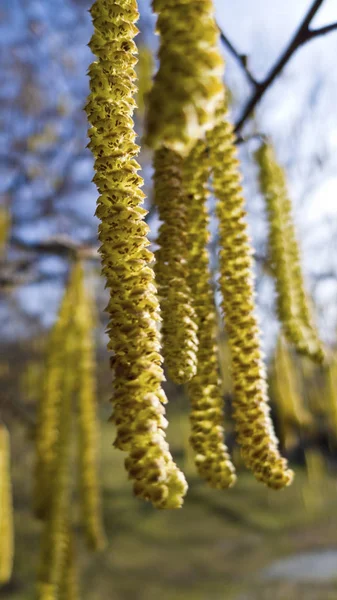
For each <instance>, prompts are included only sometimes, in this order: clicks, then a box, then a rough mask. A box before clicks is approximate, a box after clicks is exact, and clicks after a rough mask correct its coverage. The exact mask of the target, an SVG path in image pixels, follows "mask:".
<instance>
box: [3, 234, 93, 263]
mask: <svg viewBox="0 0 337 600" xmlns="http://www.w3.org/2000/svg"><path fill="white" fill-rule="evenodd" d="M10 243H11V245H12V246H13V247H15V248H18V249H20V250H26V251H32V252H41V253H45V254H56V255H58V256H66V257H69V256H70V257H71V256H73V257H74V258H75V257H77V258H83V259H86V260H95V261H96V260H99V254H98V248H97V246H92V245H91V244H83V245H79V244H78V243H77V242H75V241H74V240H72V239H71V238H69V237H68V236H57V237H52V238H49V239H47V240H44V241H41V242H26V241H24V240H20V239H19V238H17V237H13V236H12V238H11V241H10Z"/></svg>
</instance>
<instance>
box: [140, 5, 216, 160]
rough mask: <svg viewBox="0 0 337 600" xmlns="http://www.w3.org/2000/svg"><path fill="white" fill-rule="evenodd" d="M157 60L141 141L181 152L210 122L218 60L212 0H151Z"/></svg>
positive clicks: (214, 98)
mask: <svg viewBox="0 0 337 600" xmlns="http://www.w3.org/2000/svg"><path fill="white" fill-rule="evenodd" d="M152 6H153V10H154V11H155V12H157V13H158V19H157V31H158V33H159V34H160V48H159V54H158V58H159V61H160V65H159V69H158V72H157V73H156V75H155V78H154V85H153V87H152V90H151V92H150V94H149V104H148V113H147V133H146V142H147V143H148V144H149V146H151V147H152V148H159V147H161V146H162V145H164V146H165V147H167V148H170V149H171V150H174V151H175V152H177V153H178V154H180V155H184V156H186V155H187V154H188V153H189V151H190V150H191V149H192V147H193V146H194V145H195V143H196V141H197V140H199V139H203V138H204V136H205V132H206V131H207V130H209V129H210V128H211V127H212V126H213V125H214V117H215V109H216V106H217V104H218V102H219V99H221V97H222V81H221V77H222V74H223V61H222V59H221V56H220V55H219V52H218V49H217V47H216V44H217V40H218V28H217V26H216V23H215V20H214V6H213V2H212V0H198V2H196V1H195V0H184V1H183V2H182V1H181V0H153V2H152Z"/></svg>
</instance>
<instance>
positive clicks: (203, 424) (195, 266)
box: [183, 141, 236, 488]
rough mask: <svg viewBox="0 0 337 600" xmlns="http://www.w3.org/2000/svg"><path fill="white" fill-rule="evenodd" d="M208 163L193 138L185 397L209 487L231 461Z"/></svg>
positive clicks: (186, 174) (220, 481) (230, 477)
mask: <svg viewBox="0 0 337 600" xmlns="http://www.w3.org/2000/svg"><path fill="white" fill-rule="evenodd" d="M209 172H210V164H209V160H208V158H207V148H206V144H205V142H203V141H199V142H197V144H196V145H195V146H194V148H193V149H192V150H191V152H190V154H189V155H188V157H187V158H186V159H185V161H184V169H183V186H184V195H185V202H186V206H187V219H188V223H189V240H188V242H189V260H190V272H189V283H190V288H191V292H192V297H193V301H194V307H195V311H196V315H197V325H198V337H199V349H198V355H197V359H198V368H197V373H196V375H195V376H194V377H193V379H192V380H191V381H190V382H189V383H188V386H187V391H188V396H189V398H190V402H191V415H190V420H191V428H192V432H191V437H190V441H191V445H192V448H193V450H194V452H195V463H196V466H197V469H198V471H199V473H200V475H201V477H203V478H204V479H206V481H207V482H208V483H209V485H210V486H211V487H214V488H227V487H231V486H232V485H234V483H235V481H236V476H235V471H234V467H233V465H232V463H231V460H230V457H229V454H228V450H227V448H226V446H225V443H224V418H225V417H224V410H223V398H222V394H221V382H220V379H219V360H218V347H217V315H216V309H215V302H214V293H213V288H212V284H211V272H210V266H209V254H208V250H207V245H208V241H209V232H208V225H209V218H208V212H207V206H206V202H207V196H208V190H207V183H208V178H209Z"/></svg>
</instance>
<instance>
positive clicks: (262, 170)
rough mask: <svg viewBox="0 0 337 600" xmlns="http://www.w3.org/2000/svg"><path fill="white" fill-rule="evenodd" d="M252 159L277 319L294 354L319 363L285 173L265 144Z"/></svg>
mask: <svg viewBox="0 0 337 600" xmlns="http://www.w3.org/2000/svg"><path fill="white" fill-rule="evenodd" d="M256 159H257V164H258V167H259V182H260V187H261V191H262V193H263V195H264V197H265V200H266V206H267V215H268V221H269V253H270V260H271V266H272V270H273V274H274V278H275V281H276V290H277V310H278V315H279V318H280V321H281V323H282V324H283V326H284V331H285V334H286V336H287V338H288V339H289V341H290V342H292V343H293V344H294V346H295V348H296V349H297V351H298V352H300V353H302V354H305V355H307V356H310V357H312V358H313V359H315V360H317V361H318V362H323V360H324V350H323V347H322V344H321V342H320V339H319V335H318V332H317V329H316V326H315V324H314V321H313V317H312V314H311V307H310V301H309V298H308V295H307V292H306V290H305V285H304V280H303V274H302V268H301V257H300V250H299V245H298V242H297V239H296V231H295V225H294V221H293V216H292V206H291V201H290V199H289V196H288V192H287V186H286V179H285V173H284V171H283V169H282V168H281V167H280V165H279V164H278V163H277V159H276V156H275V153H274V149H273V147H272V146H271V144H269V143H264V144H262V145H261V147H260V148H259V150H258V151H257V152H256Z"/></svg>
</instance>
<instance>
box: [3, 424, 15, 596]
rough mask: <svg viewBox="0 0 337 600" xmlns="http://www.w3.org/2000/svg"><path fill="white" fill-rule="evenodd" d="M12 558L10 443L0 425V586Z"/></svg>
mask: <svg viewBox="0 0 337 600" xmlns="http://www.w3.org/2000/svg"><path fill="white" fill-rule="evenodd" d="M13 556H14V527H13V499H12V483H11V473H10V442H9V433H8V431H7V429H6V427H5V425H3V424H0V586H1V585H4V584H5V583H8V581H9V580H10V578H11V575H12V568H13Z"/></svg>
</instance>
